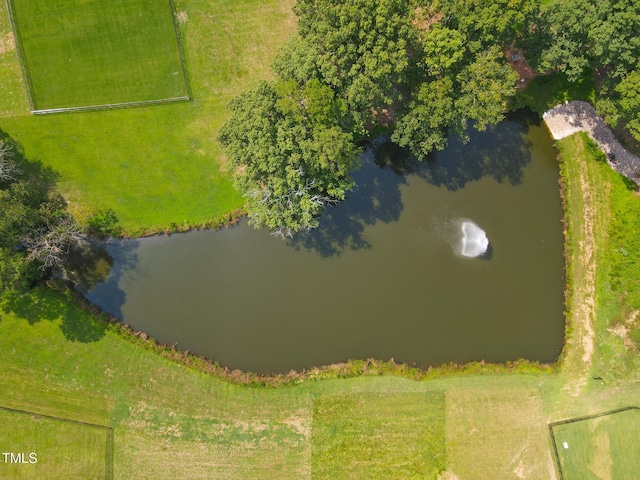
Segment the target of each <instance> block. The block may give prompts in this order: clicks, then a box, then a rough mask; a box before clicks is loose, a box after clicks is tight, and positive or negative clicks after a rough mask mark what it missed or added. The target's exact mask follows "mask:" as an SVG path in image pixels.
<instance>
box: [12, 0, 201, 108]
mask: <svg viewBox="0 0 640 480" xmlns="http://www.w3.org/2000/svg"><path fill="white" fill-rule="evenodd" d="M13 1H14V0H5V3H6V5H7V10H8V12H9V23H10V24H11V29H12V31H13V35H14V38H15V44H16V54H17V56H18V60H19V62H18V63H19V64H20V70H21V71H22V76H23V77H24V85H25V89H26V91H27V100H28V101H29V109H30V110H31V113H33V114H34V115H49V114H54V113H74V112H96V111H101V110H115V109H121V108H137V107H147V106H152V105H165V104H170V103H176V102H188V101H190V100H191V98H192V95H191V85H190V82H189V76H188V74H187V62H186V57H185V55H184V49H183V44H182V39H181V35H180V31H179V27H178V23H177V20H176V12H175V7H174V5H173V2H172V0H168V3H169V12H170V14H171V20H172V24H173V31H174V36H175V39H176V48H177V49H178V56H179V58H180V68H181V70H182V81H183V83H184V88H185V93H186V95H181V96H178V97H169V98H160V99H153V100H138V101H132V102H118V103H105V104H97V105H80V106H77V107H60V108H38V103H37V99H36V95H35V93H34V89H33V81H32V78H31V73H30V71H29V63H28V62H27V55H26V53H25V51H24V47H23V45H22V36H21V34H20V27H19V25H18V19H17V17H16V15H15V7H14V5H13Z"/></svg>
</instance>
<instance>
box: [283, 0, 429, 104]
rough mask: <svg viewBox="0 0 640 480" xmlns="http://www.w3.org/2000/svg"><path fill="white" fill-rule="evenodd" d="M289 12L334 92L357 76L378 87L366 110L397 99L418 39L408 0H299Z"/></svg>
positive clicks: (347, 86)
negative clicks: (292, 10) (293, 12)
mask: <svg viewBox="0 0 640 480" xmlns="http://www.w3.org/2000/svg"><path fill="white" fill-rule="evenodd" d="M294 11H295V13H296V14H297V16H298V31H299V34H300V36H301V37H302V38H303V39H304V41H305V42H307V44H308V45H309V46H310V47H311V48H313V49H314V50H315V51H316V52H317V61H316V64H317V66H318V69H319V71H320V74H321V76H322V80H323V82H324V83H326V84H327V85H329V86H331V87H332V88H333V89H334V91H335V92H336V93H337V94H338V95H339V96H343V95H346V94H347V92H350V89H351V86H352V85H353V84H354V82H356V80H357V79H359V78H361V79H364V80H359V81H360V82H361V85H362V82H363V81H370V82H372V83H373V84H374V85H375V90H376V91H377V93H376V95H375V96H374V97H373V101H375V102H376V103H373V104H370V105H368V107H369V108H370V109H371V108H372V109H374V110H377V111H381V110H382V109H383V108H386V107H388V106H389V105H390V104H391V103H393V102H394V101H398V100H400V99H401V98H402V94H401V91H400V88H399V86H400V85H404V84H406V82H407V78H408V76H409V75H410V70H411V68H412V66H413V65H414V64H415V62H411V61H410V58H409V51H411V50H416V48H412V47H414V46H415V44H416V43H417V37H416V32H415V29H414V28H413V27H412V25H411V22H410V15H409V11H410V1H409V0H299V1H298V2H297V3H296V5H295V7H294ZM356 91H358V92H359V93H360V92H361V88H356ZM350 103H351V104H352V105H356V104H360V101H356V102H350ZM358 113H359V114H360V115H361V114H362V113H363V112H361V111H360V112H358Z"/></svg>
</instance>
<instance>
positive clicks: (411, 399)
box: [311, 392, 445, 479]
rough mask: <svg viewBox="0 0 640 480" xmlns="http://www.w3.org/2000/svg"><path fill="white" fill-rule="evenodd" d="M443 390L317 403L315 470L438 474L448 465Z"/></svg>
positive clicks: (325, 473)
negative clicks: (446, 460)
mask: <svg viewBox="0 0 640 480" xmlns="http://www.w3.org/2000/svg"><path fill="white" fill-rule="evenodd" d="M444 421H445V397H444V394H443V393H442V392H430V393H396V394H349V395H327V396H324V397H320V398H319V399H317V400H316V401H315V402H314V405H313V423H312V429H311V458H312V460H311V464H312V476H313V478H317V479H334V478H351V479H357V478H361V479H369V478H406V479H409V478H416V479H417V478H421V479H422V478H434V477H435V476H436V475H437V474H438V473H439V472H441V471H442V470H444V468H445V443H444V432H445V422H444Z"/></svg>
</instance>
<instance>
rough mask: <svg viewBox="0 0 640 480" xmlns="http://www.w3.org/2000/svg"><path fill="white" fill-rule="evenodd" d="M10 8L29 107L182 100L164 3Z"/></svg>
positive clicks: (46, 0)
mask: <svg viewBox="0 0 640 480" xmlns="http://www.w3.org/2000/svg"><path fill="white" fill-rule="evenodd" d="M11 4H12V5H13V7H12V10H13V13H14V23H15V25H16V29H17V31H18V32H19V36H20V42H21V45H22V50H23V55H24V59H23V60H24V62H25V63H26V71H27V72H28V75H29V79H30V84H31V85H30V86H31V89H32V95H33V99H32V101H33V105H34V109H35V110H45V109H56V108H70V107H85V106H96V105H108V104H120V103H128V102H141V101H149V100H160V99H170V98H176V97H182V98H186V97H187V87H186V83H185V76H184V72H183V70H182V65H181V62H180V53H179V50H178V43H177V39H176V32H175V29H174V23H173V18H172V12H171V8H170V4H169V2H168V1H157V0H134V1H132V0H91V1H77V0H72V1H70V0H29V1H26V0H11Z"/></svg>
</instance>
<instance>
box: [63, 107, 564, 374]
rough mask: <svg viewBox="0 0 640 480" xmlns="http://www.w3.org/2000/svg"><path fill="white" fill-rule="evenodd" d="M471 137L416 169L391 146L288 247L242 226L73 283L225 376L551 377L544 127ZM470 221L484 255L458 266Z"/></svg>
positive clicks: (178, 239) (551, 160) (556, 291)
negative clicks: (334, 371)
mask: <svg viewBox="0 0 640 480" xmlns="http://www.w3.org/2000/svg"><path fill="white" fill-rule="evenodd" d="M470 133H471V141H470V142H469V143H468V144H466V145H461V144H460V143H458V142H457V141H452V142H451V144H450V147H449V148H448V149H447V150H446V151H444V152H440V153H438V154H436V155H434V156H433V157H432V158H429V159H428V161H426V162H423V163H421V164H417V163H412V162H411V161H409V160H405V159H404V156H403V153H402V152H400V151H398V150H397V149H394V148H393V146H392V145H389V144H387V145H383V146H382V147H381V148H380V150H379V151H378V152H377V155H376V161H377V162H378V163H375V162H374V158H373V155H372V154H371V152H369V154H367V155H365V157H366V158H365V159H364V160H363V165H362V168H361V169H360V170H359V171H358V172H357V173H356V174H354V178H355V180H356V182H357V183H358V187H357V189H355V190H354V191H353V192H351V194H350V197H349V198H348V200H346V201H345V202H343V203H342V204H341V205H340V206H338V207H336V208H332V209H329V210H327V212H326V214H324V215H323V217H322V219H321V225H320V227H319V228H318V229H317V230H316V231H314V232H312V233H311V234H308V235H304V236H300V237H297V238H294V239H292V240H288V241H283V240H280V239H278V238H275V237H273V236H272V235H270V234H269V233H268V232H266V231H256V230H253V229H252V228H250V227H248V226H247V225H246V224H245V223H241V224H240V225H239V226H236V227H233V228H230V229H224V230H220V231H215V232H214V231H207V232H193V233H189V234H183V235H172V236H170V237H154V238H147V239H140V240H125V241H111V242H109V243H108V244H107V247H106V251H107V252H108V255H107V254H106V252H104V251H103V252H102V254H101V253H100V252H99V251H98V252H94V253H93V256H94V260H95V262H92V261H87V263H86V264H85V265H84V266H83V268H79V269H78V272H76V273H77V274H78V275H79V276H81V277H82V278H83V279H84V283H85V284H88V285H87V286H86V292H87V293H86V295H87V297H88V298H89V299H90V300H92V301H93V302H95V303H96V304H98V305H100V306H101V307H103V308H104V309H105V310H107V311H109V312H110V313H112V314H114V315H116V316H118V317H119V318H121V319H122V321H123V322H125V323H128V324H130V325H131V326H133V327H134V328H135V329H137V330H142V331H144V332H147V333H148V334H149V335H151V336H153V337H155V338H157V339H158V340H160V341H162V342H164V343H167V344H171V345H173V344H175V345H176V347H177V348H180V349H186V350H190V351H191V352H194V353H198V354H202V355H204V356H206V357H208V358H211V359H214V360H216V361H218V362H219V363H220V364H221V365H226V366H229V367H231V368H239V369H242V370H248V371H254V372H260V373H266V372H286V371H289V370H290V369H297V370H300V369H303V368H309V367H312V366H320V365H324V364H330V363H336V362H341V361H345V360H347V359H349V358H363V359H364V358H369V357H374V358H377V359H390V358H394V359H395V360H396V361H398V362H406V363H408V364H417V365H421V366H427V365H438V364H442V363H446V362H457V363H463V362H468V361H472V360H486V361H490V362H503V361H506V360H513V359H518V358H526V359H531V360H538V361H542V362H551V361H554V360H555V359H556V358H557V357H558V355H559V354H560V351H561V348H562V345H563V335H564V317H563V289H564V273H563V258H562V245H563V239H562V225H561V217H562V209H561V205H560V197H559V193H558V165H557V161H556V154H557V152H556V151H555V150H554V149H553V147H552V140H551V138H550V136H549V134H548V132H547V130H546V128H545V127H544V125H540V124H533V123H530V122H528V121H526V120H524V119H523V118H522V117H520V118H518V119H511V120H508V121H504V122H502V123H501V124H500V125H498V126H496V127H495V128H493V129H490V130H489V131H486V132H482V133H479V132H474V131H471V132H470ZM380 164H382V165H385V166H383V167H381V166H380ZM465 220H469V221H473V222H474V223H475V224H476V225H478V226H479V227H480V228H481V229H482V230H484V231H485V232H486V236H487V238H488V240H489V242H490V245H489V247H488V251H487V253H486V254H485V255H482V256H481V257H479V258H465V257H464V256H462V255H461V254H460V249H461V245H460V242H461V238H462V231H461V223H462V222H463V221H465ZM94 263H95V264H96V265H98V267H99V268H98V269H97V270H93V269H92V267H91V265H93V264H94Z"/></svg>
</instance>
